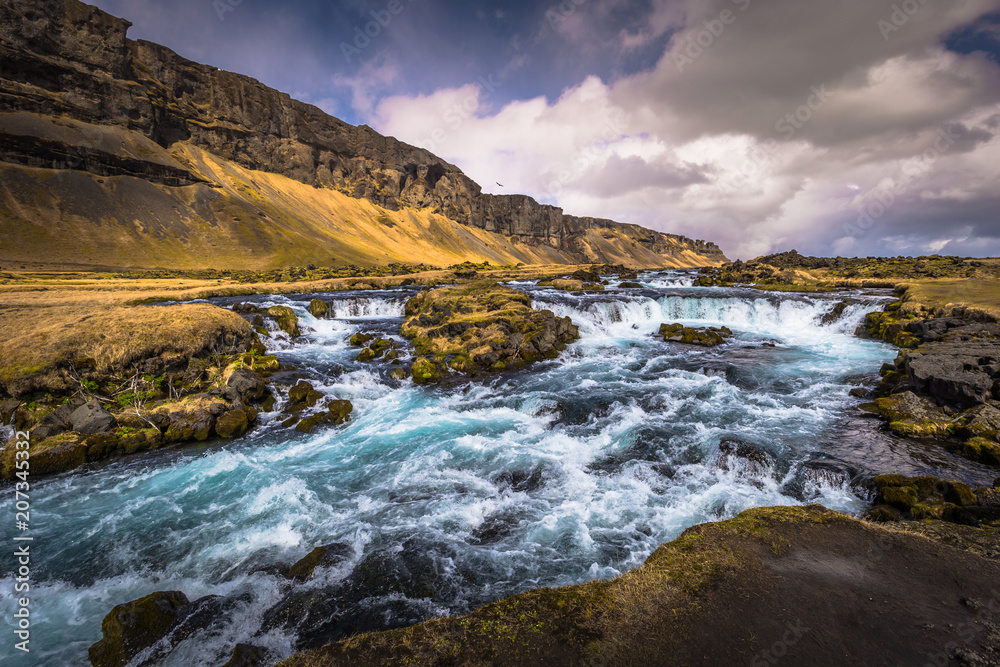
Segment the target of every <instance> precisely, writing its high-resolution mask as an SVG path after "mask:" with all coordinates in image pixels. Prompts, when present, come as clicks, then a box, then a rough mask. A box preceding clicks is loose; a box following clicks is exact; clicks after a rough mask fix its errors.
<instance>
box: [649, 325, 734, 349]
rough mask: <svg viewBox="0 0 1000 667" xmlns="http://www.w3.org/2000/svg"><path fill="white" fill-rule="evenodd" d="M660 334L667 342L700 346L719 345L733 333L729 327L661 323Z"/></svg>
mask: <svg viewBox="0 0 1000 667" xmlns="http://www.w3.org/2000/svg"><path fill="white" fill-rule="evenodd" d="M659 333H660V335H662V336H663V341H664V342H666V343H681V344H683V345H698V346H700V347H717V346H719V345H722V344H723V343H725V342H726V339H727V338H729V337H731V336H732V335H733V332H732V330H730V329H729V328H728V327H721V328H716V327H707V328H695V327H685V326H684V325H683V324H679V323H674V324H661V325H660V330H659Z"/></svg>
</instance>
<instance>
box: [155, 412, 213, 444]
mask: <svg viewBox="0 0 1000 667" xmlns="http://www.w3.org/2000/svg"><path fill="white" fill-rule="evenodd" d="M214 426H215V416H214V415H212V413H211V412H209V411H208V410H207V409H206V408H202V407H197V408H192V409H184V408H183V406H182V407H181V408H180V409H178V410H175V411H173V412H171V413H170V426H168V427H167V430H166V432H165V433H164V434H163V440H164V441H165V442H189V441H192V440H197V441H199V442H200V441H203V440H208V438H209V437H210V436H211V435H212V429H213V427H214Z"/></svg>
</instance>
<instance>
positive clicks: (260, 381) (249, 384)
mask: <svg viewBox="0 0 1000 667" xmlns="http://www.w3.org/2000/svg"><path fill="white" fill-rule="evenodd" d="M226 387H228V388H230V389H233V390H234V391H235V392H236V395H237V397H239V400H240V401H242V402H243V403H256V402H258V401H260V400H261V399H263V398H264V396H266V395H267V394H268V390H267V384H266V383H265V382H264V378H262V377H261V376H260V374H259V373H256V372H254V371H252V370H250V369H248V368H237V369H236V370H234V371H233V372H232V374H231V375H230V376H229V379H228V380H227V381H226Z"/></svg>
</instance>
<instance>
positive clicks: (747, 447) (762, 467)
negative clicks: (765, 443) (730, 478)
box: [718, 439, 775, 480]
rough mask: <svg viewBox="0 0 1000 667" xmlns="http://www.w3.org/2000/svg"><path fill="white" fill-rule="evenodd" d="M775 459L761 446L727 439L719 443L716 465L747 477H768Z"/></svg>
mask: <svg viewBox="0 0 1000 667" xmlns="http://www.w3.org/2000/svg"><path fill="white" fill-rule="evenodd" d="M774 464H775V459H774V457H773V456H772V455H771V454H769V453H768V452H767V450H765V449H764V448H763V447H760V446H759V445H754V444H750V443H748V442H743V441H741V440H735V439H727V440H723V441H722V442H720V443H719V458H718V466H719V468H721V469H722V470H726V471H729V472H734V473H736V474H738V475H739V476H741V477H746V478H748V479H757V480H759V479H764V478H766V477H770V476H771V473H772V471H773V470H774Z"/></svg>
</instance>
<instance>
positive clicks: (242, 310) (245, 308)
mask: <svg viewBox="0 0 1000 667" xmlns="http://www.w3.org/2000/svg"><path fill="white" fill-rule="evenodd" d="M233 312H234V313H237V314H238V315H252V314H258V313H260V312H261V311H260V308H258V307H257V306H256V305H255V304H252V303H237V304H233Z"/></svg>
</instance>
